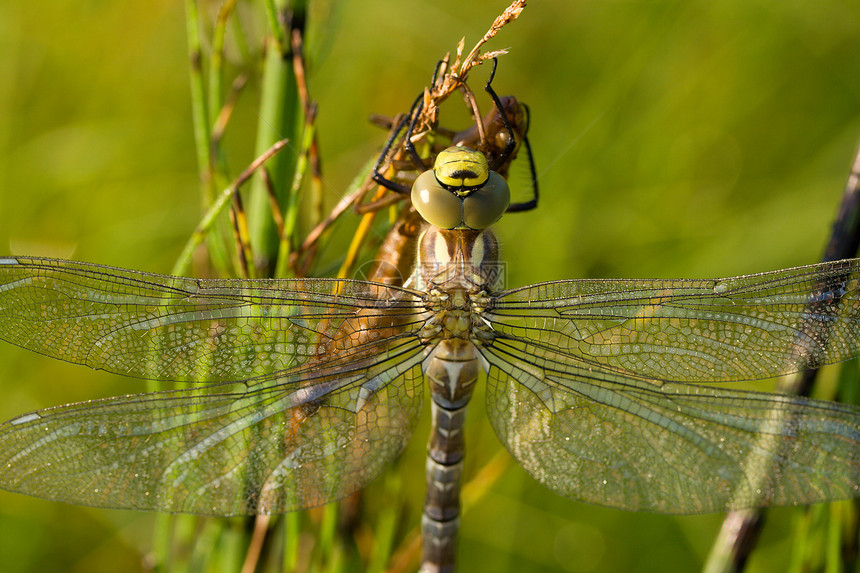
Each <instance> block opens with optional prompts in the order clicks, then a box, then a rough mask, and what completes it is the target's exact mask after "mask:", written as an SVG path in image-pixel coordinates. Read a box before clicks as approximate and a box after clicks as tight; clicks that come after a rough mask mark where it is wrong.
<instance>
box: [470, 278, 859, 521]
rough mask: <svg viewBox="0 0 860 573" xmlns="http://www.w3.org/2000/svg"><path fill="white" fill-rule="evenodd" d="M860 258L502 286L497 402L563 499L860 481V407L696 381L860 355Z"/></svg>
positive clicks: (674, 498)
mask: <svg viewBox="0 0 860 573" xmlns="http://www.w3.org/2000/svg"><path fill="white" fill-rule="evenodd" d="M857 268H858V263H857V261H842V262H839V263H832V264H824V265H814V266H809V267H802V268H797V269H788V270H784V271H778V272H774V273H765V274H761V275H754V276H747V277H737V278H732V279H720V280H715V281H564V282H558V283H547V284H544V285H535V286H532V287H527V288H526V289H518V290H515V291H509V292H507V293H502V294H501V295H500V297H499V300H498V301H497V302H496V304H495V308H493V309H492V311H491V314H490V316H488V317H486V318H487V319H488V321H489V322H491V324H492V326H493V328H494V329H495V330H496V331H497V337H496V339H495V340H494V341H493V342H492V344H490V345H487V346H485V347H483V348H482V353H483V354H484V356H485V358H486V359H487V360H488V362H489V363H490V365H491V366H490V373H489V387H488V392H487V409H488V413H489V416H490V420H491V422H492V424H493V427H494V428H495V430H496V433H497V434H498V435H499V437H500V439H501V440H502V442H503V443H504V444H505V445H506V447H507V448H508V449H509V450H510V452H511V453H512V454H513V455H514V456H515V457H516V458H517V460H518V461H519V462H520V463H521V464H522V465H523V467H525V468H526V470H527V471H529V473H531V474H532V475H533V476H534V477H535V478H536V479H538V480H539V481H541V482H542V483H544V484H545V485H547V486H548V487H550V488H551V489H553V490H554V491H556V492H557V493H559V494H561V495H564V496H567V497H571V498H574V499H579V500H583V501H587V502H590V503H595V504H599V505H606V506H611V507H617V508H623V509H631V510H649V511H659V512H665V513H696V512H708V511H719V510H725V509H727V508H741V507H755V506H765V505H782V504H794V503H814V502H820V501H827V500H833V499H843V498H849V497H854V496H856V495H857V491H858V490H860V409H858V408H855V407H852V406H847V405H840V404H835V403H830V402H821V401H815V400H808V399H804V398H796V397H788V396H780V395H774V394H763V393H755V392H740V391H731V390H726V389H717V388H712V387H707V386H701V385H694V384H689V383H688V382H720V381H727V380H739V379H750V378H762V377H765V376H776V375H781V374H786V373H789V372H794V371H796V370H798V369H799V368H801V367H802V366H803V365H804V364H821V363H826V362H835V361H837V360H844V359H847V358H851V357H854V356H856V355H857V354H858V338H860V332H858V321H857V308H858V306H857V305H858V303H857V299H856V294H857V289H856V287H857Z"/></svg>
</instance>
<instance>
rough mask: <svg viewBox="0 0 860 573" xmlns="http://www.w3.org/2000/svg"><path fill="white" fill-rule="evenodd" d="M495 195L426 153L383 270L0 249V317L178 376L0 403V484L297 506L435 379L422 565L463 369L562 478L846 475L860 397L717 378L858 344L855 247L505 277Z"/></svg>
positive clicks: (456, 460)
mask: <svg viewBox="0 0 860 573" xmlns="http://www.w3.org/2000/svg"><path fill="white" fill-rule="evenodd" d="M503 115H504V114H503ZM510 196H511V192H510V189H509V187H508V184H507V182H506V180H505V179H504V177H502V176H501V175H499V174H498V173H497V172H495V171H493V170H492V169H491V166H490V163H489V162H488V160H487V157H486V156H485V155H484V154H483V153H481V152H480V151H477V150H473V149H470V148H467V147H463V146H459V147H452V148H449V149H447V150H444V151H443V152H442V153H440V154H439V155H438V156H437V157H436V159H435V162H434V165H433V167H432V168H431V169H428V170H427V171H426V172H424V173H422V174H421V175H419V176H418V177H417V178H416V180H415V182H414V184H413V186H412V189H411V198H412V202H413V205H414V206H415V208H416V210H417V211H418V213H419V214H420V215H421V216H422V217H423V219H424V220H425V228H424V230H423V232H422V233H421V235H420V237H419V239H418V246H417V254H416V257H415V264H414V270H413V272H412V273H411V275H410V276H409V278H408V279H407V281H406V282H405V283H404V284H403V285H392V284H383V283H379V282H374V281H364V280H350V279H311V278H299V279H253V280H252V279H199V278H186V277H175V276H165V275H157V274H150V273H143V272H138V271H133V270H125V269H120V268H115V267H108V266H103V265H97V264H91V263H83V262H74V261H67V260H57V259H43V258H32V257H3V258H0V339H3V340H5V341H6V342H8V343H11V344H14V345H17V346H20V347H22V348H26V349H28V350H31V351H34V352H37V353H40V354H43V355H45V356H48V357H53V358H57V359H61V360H65V361H68V362H72V363H76V364H82V365H86V366H89V367H91V368H95V369H103V370H106V371H109V372H113V373H118V374H122V375H126V376H131V377H137V378H144V379H149V380H158V381H176V382H188V383H197V384H195V385H189V386H188V387H180V388H179V389H175V390H167V391H162V392H155V393H144V394H135V395H129V396H120V397H115V398H107V399H101V400H93V401H87V402H82V403H75V404H67V405H61V406H57V407H53V408H47V409H42V410H37V411H34V412H30V413H25V414H22V415H19V416H16V417H15V418H12V419H11V420H8V421H6V422H4V423H3V424H0V488H2V489H5V490H8V491H12V492H18V493H22V494H28V495H34V496H38V497H43V498H47V499H52V500H58V501H64V502H70V503H76V504H83V505H89V506H96V507H106V508H130V509H141V510H155V511H162V512H173V513H193V514H202V515H218V516H232V515H260V514H276V513H283V512H289V511H294V510H298V509H301V508H306V507H311V506H316V505H321V504H324V503H327V502H329V501H332V500H336V499H339V498H341V497H343V496H345V495H347V494H349V493H351V492H353V491H356V490H358V489H360V488H362V487H364V486H365V485H366V484H368V483H369V482H370V481H371V480H373V479H374V477H376V476H377V475H379V474H380V473H381V472H382V471H383V470H384V469H385V468H386V466H388V465H389V464H390V463H391V462H392V461H393V460H394V459H395V458H396V457H397V455H398V454H399V453H400V452H401V451H402V450H403V448H404V447H405V446H406V444H407V442H408V441H409V440H410V438H411V436H412V434H413V431H414V428H415V426H416V423H417V420H418V417H419V415H420V412H421V410H422V407H423V400H424V396H425V395H427V394H429V402H430V409H431V412H432V418H431V419H432V425H431V431H430V437H429V446H428V459H427V464H426V467H427V477H426V482H427V495H426V501H425V509H424V514H423V516H422V530H423V535H422V543H423V555H422V565H421V568H422V571H428V572H429V571H453V570H454V568H455V565H456V540H457V533H458V528H459V519H460V500H459V497H460V496H459V485H460V482H461V479H462V474H463V460H464V455H465V454H464V451H465V450H464V443H465V436H464V434H463V422H464V418H465V415H466V410H467V407H468V404H469V401H470V399H471V396H472V394H473V392H474V390H475V388H476V386H477V385H478V384H479V382H480V381H481V380H482V379H483V381H484V384H485V386H486V392H485V394H486V406H487V408H486V409H487V413H488V416H489V420H490V422H491V425H492V426H493V428H494V430H495V432H496V434H497V436H498V437H499V439H500V440H501V442H502V443H503V444H504V445H505V447H506V448H507V450H508V451H509V452H510V453H511V455H512V456H513V457H514V458H515V459H516V460H517V461H518V462H519V463H520V464H521V465H522V466H523V468H525V469H526V470H527V471H528V472H529V473H530V474H531V475H532V476H533V477H534V478H535V479H537V480H538V481H539V482H541V483H542V484H544V485H545V486H547V487H548V488H550V489H551V490H553V491H555V492H556V493H558V494H560V495H563V496H565V497H569V498H572V499H576V500H580V501H584V502H588V503H593V504H598V505H602V506H607V507H613V508H618V509H623V510H634V511H654V512H663V513H703V512H717V511H724V510H726V509H732V508H748V507H762V506H771V505H790V504H807V503H816V502H823V501H831V500H836V499H847V498H853V497H856V496H857V495H858V490H860V456H858V453H860V408H857V407H854V406H851V405H845V404H838V403H834V402H827V401H820V400H813V399H808V398H803V397H796V396H787V395H779V394H770V393H761V392H753V391H742V390H734V389H728V388H725V387H720V386H719V385H718V383H723V382H729V381H738V380H758V379H763V378H771V377H775V376H782V375H786V374H790V373H792V372H797V371H800V370H802V369H804V368H807V367H817V366H820V365H823V364H829V363H835V362H839V361H843V360H847V359H850V358H854V357H857V356H858V355H860V319H859V318H860V317H858V313H860V299H858V281H860V260H857V259H851V260H842V261H836V262H831V263H824V264H818V265H809V266H804V267H797V268H791V269H785V270H779V271H774V272H767V273H762V274H756V275H748V276H739V277H731V278H718V279H705V280H690V279H679V280H639V279H572V280H561V281H552V282H545V283H538V284H534V285H529V286H525V287H519V288H513V289H507V290H505V289H503V288H502V284H501V282H502V273H501V272H500V269H502V268H503V265H502V263H501V260H500V257H499V247H498V243H497V241H496V239H495V236H494V234H493V232H492V226H493V224H494V223H496V222H497V221H498V220H499V219H500V218H501V217H502V216H503V215H504V213H505V212H506V211H507V210H508V208H509V202H510Z"/></svg>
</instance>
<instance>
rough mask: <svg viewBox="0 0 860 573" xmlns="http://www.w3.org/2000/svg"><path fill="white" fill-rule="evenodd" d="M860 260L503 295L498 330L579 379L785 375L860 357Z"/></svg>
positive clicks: (496, 313) (495, 320)
mask: <svg viewBox="0 0 860 573" xmlns="http://www.w3.org/2000/svg"><path fill="white" fill-rule="evenodd" d="M858 278H860V259H851V260H844V261H837V262H833V263H824V264H819V265H810V266H805V267H797V268H792V269H785V270H781V271H775V272H769V273H762V274H757V275H749V276H741V277H733V278H726V279H710V280H570V281H557V282H549V283H542V284H537V285H532V286H529V287H525V288H521V289H515V290H511V291H507V292H504V293H501V294H500V295H499V296H498V297H497V299H496V302H495V303H494V308H493V309H492V310H491V311H490V316H489V317H488V318H489V320H490V321H491V322H492V324H493V328H494V329H496V330H497V331H499V333H500V334H501V335H502V336H503V337H506V336H507V337H511V338H513V339H521V340H524V341H528V342H530V343H531V344H534V345H535V348H536V349H537V351H538V353H539V354H541V353H543V352H546V353H547V359H550V360H555V361H557V362H558V364H556V365H555V367H558V368H560V369H561V370H562V371H566V372H571V373H575V372H577V371H580V370H581V369H583V368H586V369H587V368H589V367H597V366H599V367H603V368H606V369H610V370H614V371H616V372H620V373H631V374H636V375H640V376H644V377H647V378H652V379H656V380H671V381H676V382H723V381H730V380H755V379H761V378H771V377H774V376H781V375H783V374H789V373H791V372H797V371H799V370H802V369H803V368H805V367H806V366H817V365H821V364H828V363H833V362H839V361H841V360H847V359H849V358H853V357H855V356H857V355H858V354H860V296H858V295H860V293H858Z"/></svg>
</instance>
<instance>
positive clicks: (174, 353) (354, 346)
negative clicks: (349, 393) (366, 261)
mask: <svg viewBox="0 0 860 573" xmlns="http://www.w3.org/2000/svg"><path fill="white" fill-rule="evenodd" d="M421 310H423V309H422V301H421V299H420V298H419V296H418V295H417V293H415V292H414V291H410V290H407V289H402V288H397V287H390V286H384V285H381V284H376V283H370V282H364V281H348V280H331V279H291V280H237V279H222V280H212V279H208V280H207V279H193V278H182V277H170V276H162V275H154V274H148V273H140V272H136V271H128V270H124V269H118V268H113V267H106V266H101V265H93V264H88V263H77V262H72V261H61V260H51V259H33V258H22V257H19V258H0V339H2V340H6V341H7V342H11V343H12V344H16V345H18V346H21V347H23V348H27V349H28V350H33V351H35V352H39V353H41V354H45V355H47V356H51V357H53V358H59V359H61V360H66V361H68V362H73V363H76V364H85V365H87V366H90V367H92V368H97V369H104V370H107V371H109V372H114V373H117V374H123V375H125V376H135V377H139V378H147V379H152V380H177V381H188V382H229V381H238V380H252V379H255V378H272V377H276V376H282V375H284V374H285V373H287V372H301V371H302V369H305V370H307V369H313V367H314V366H315V364H317V362H318V361H319V360H322V359H324V360H325V362H326V364H328V365H329V366H333V365H336V364H340V363H344V364H346V363H349V362H351V361H352V360H354V359H356V358H357V357H360V356H364V355H368V354H373V353H374V352H376V351H377V350H378V351H380V352H383V351H384V349H385V348H386V347H387V346H388V345H389V344H390V337H392V336H396V335H399V336H406V337H409V336H411V335H412V334H411V333H412V332H414V331H415V330H417V329H418V328H420V326H421V324H422V322H423V321H422V320H421V319H420V316H419V313H420V312H421Z"/></svg>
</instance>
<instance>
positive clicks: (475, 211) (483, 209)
mask: <svg viewBox="0 0 860 573" xmlns="http://www.w3.org/2000/svg"><path fill="white" fill-rule="evenodd" d="M510 204H511V190H510V188H509V187H508V183H507V181H505V179H504V178H503V177H502V176H501V175H499V174H498V173H496V172H495V171H490V174H489V178H488V179H487V182H486V183H484V185H482V186H481V187H479V188H478V189H476V190H475V191H474V192H473V193H472V194H471V195H469V196H468V197H464V198H463V223H464V224H465V225H466V226H467V227H469V228H470V229H475V230H480V229H486V228H487V227H489V226H490V225H492V224H493V223H495V222H496V221H498V220H499V219H501V218H502V215H504V214H505V211H506V210H507V209H508V205H510Z"/></svg>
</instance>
